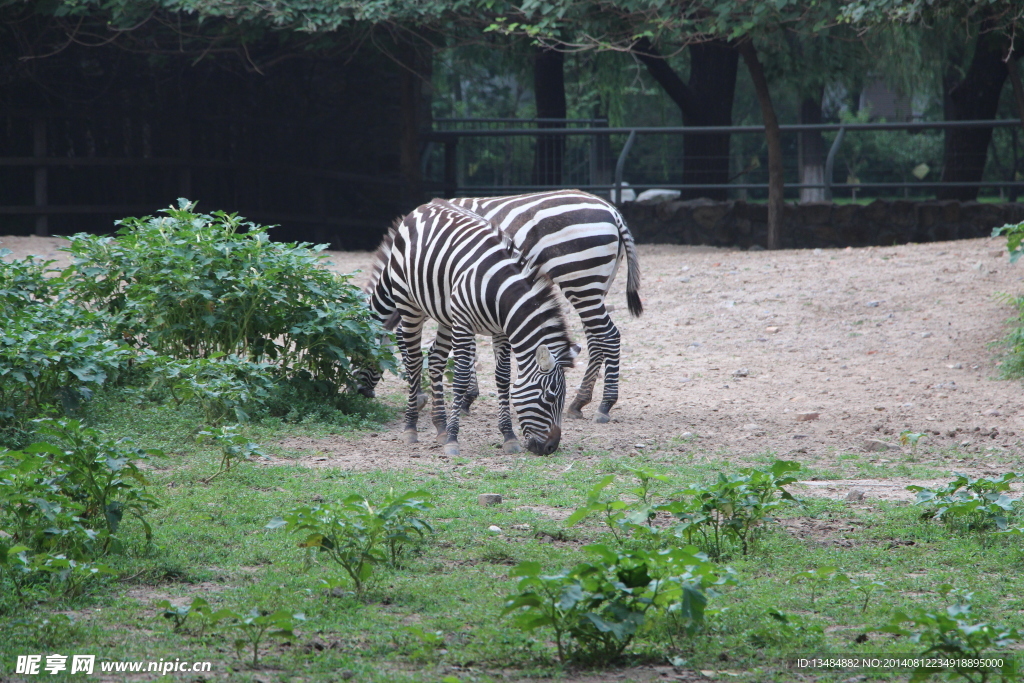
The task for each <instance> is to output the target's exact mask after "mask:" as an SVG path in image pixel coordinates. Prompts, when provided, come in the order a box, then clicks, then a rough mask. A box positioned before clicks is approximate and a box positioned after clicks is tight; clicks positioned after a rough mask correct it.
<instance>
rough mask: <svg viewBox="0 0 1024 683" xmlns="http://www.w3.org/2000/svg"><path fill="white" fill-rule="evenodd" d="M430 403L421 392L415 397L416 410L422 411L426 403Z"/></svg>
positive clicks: (428, 398)
mask: <svg viewBox="0 0 1024 683" xmlns="http://www.w3.org/2000/svg"><path fill="white" fill-rule="evenodd" d="M429 402H430V397H429V396H427V395H426V394H424V393H423V392H422V391H421V392H420V393H419V394H417V396H416V410H423V409H424V408H426V407H427V403H429Z"/></svg>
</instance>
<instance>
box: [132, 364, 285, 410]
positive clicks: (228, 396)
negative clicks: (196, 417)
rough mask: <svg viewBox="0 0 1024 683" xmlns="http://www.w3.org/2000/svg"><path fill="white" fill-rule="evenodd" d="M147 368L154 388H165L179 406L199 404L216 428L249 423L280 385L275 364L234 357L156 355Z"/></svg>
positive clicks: (146, 365)
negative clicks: (229, 422) (233, 422)
mask: <svg viewBox="0 0 1024 683" xmlns="http://www.w3.org/2000/svg"><path fill="white" fill-rule="evenodd" d="M145 367H147V368H149V369H151V371H152V378H153V383H152V384H151V386H150V388H151V389H152V388H156V387H157V386H163V387H165V388H166V389H167V390H168V391H169V393H170V395H171V398H172V399H174V402H175V403H176V404H177V405H179V406H180V405H182V404H184V403H187V402H189V401H196V402H197V403H199V405H200V406H201V407H202V409H203V416H204V417H205V418H206V421H207V422H209V423H210V424H213V425H216V424H219V423H221V422H223V421H224V420H225V419H234V420H237V421H238V422H248V421H249V414H250V413H251V412H252V411H254V410H258V409H260V408H262V407H264V406H265V405H266V403H267V402H268V401H269V400H270V399H271V397H272V396H273V394H274V391H275V388H276V386H277V384H276V383H275V380H274V375H275V374H276V369H275V366H274V365H273V364H271V363H257V362H253V361H249V360H245V359H243V358H239V357H238V356H236V355H234V354H231V355H227V356H223V355H221V354H220V353H216V354H214V355H213V356H212V357H211V358H191V359H183V360H176V359H174V358H171V357H169V356H153V357H151V358H149V359H148V360H147V362H146V364H145Z"/></svg>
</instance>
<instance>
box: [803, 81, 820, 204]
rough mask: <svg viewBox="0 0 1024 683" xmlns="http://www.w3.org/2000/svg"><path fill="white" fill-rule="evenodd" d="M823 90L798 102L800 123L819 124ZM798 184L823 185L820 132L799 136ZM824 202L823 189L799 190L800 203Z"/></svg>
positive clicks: (808, 188) (810, 132)
mask: <svg viewBox="0 0 1024 683" xmlns="http://www.w3.org/2000/svg"><path fill="white" fill-rule="evenodd" d="M824 93H825V89H824V88H818V92H817V93H815V95H814V96H813V97H805V98H804V99H803V101H802V102H800V123H821V98H822V96H823V95H824ZM799 148H800V151H799V156H800V183H801V184H803V185H823V184H824V183H825V140H824V138H823V137H822V136H821V131H804V132H802V133H800V136H799ZM823 201H825V188H824V187H805V188H801V189H800V202H801V203H806V202H823Z"/></svg>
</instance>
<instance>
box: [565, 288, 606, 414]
mask: <svg viewBox="0 0 1024 683" xmlns="http://www.w3.org/2000/svg"><path fill="white" fill-rule="evenodd" d="M571 301H572V304H573V306H574V307H575V308H576V311H577V312H578V313H579V315H580V320H581V321H582V322H583V330H584V332H585V333H586V335H587V355H588V356H589V359H588V360H587V371H586V373H584V375H583V382H582V383H580V388H579V389H578V390H577V392H576V398H575V399H574V400H573V402H572V403H571V404H569V408H568V409H567V411H566V412H567V414H568V415H569V416H570V417H575V418H582V417H583V413H582V412H581V410H580V409H581V408H582V407H583V406H585V405H587V404H588V403H590V401H591V400H592V399H593V396H594V385H595V384H596V383H597V377H598V375H600V374H601V366H602V365H604V366H605V374H604V395H603V396H602V399H601V405H600V406H599V407H598V409H597V413H596V414H595V415H594V422H597V423H604V422H608V420H610V419H611V417H610V416H609V415H608V413H609V411H610V410H611V409H612V406H613V405H615V402H616V401H618V399H619V330H618V328H617V327H615V323H613V322H612V319H611V317H610V316H609V315H608V310H607V309H606V308H605V307H604V301H603V299H599V300H597V301H596V302H594V300H593V299H589V300H586V299H582V300H581V299H571Z"/></svg>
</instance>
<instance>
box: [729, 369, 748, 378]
mask: <svg viewBox="0 0 1024 683" xmlns="http://www.w3.org/2000/svg"><path fill="white" fill-rule="evenodd" d="M749 374H750V371H749V370H747V369H746V368H740V369H739V370H733V371H732V376H733V377H746V376H747V375H749Z"/></svg>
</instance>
